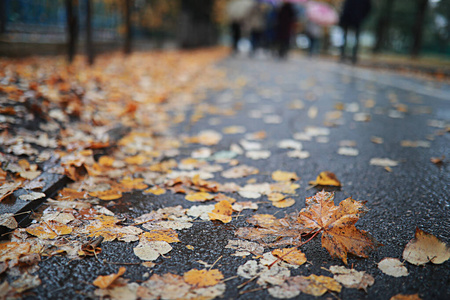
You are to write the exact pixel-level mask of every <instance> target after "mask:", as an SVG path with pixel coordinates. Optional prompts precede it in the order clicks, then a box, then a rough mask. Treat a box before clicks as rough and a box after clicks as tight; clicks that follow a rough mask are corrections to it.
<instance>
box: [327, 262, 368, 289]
mask: <svg viewBox="0 0 450 300" xmlns="http://www.w3.org/2000/svg"><path fill="white" fill-rule="evenodd" d="M330 271H331V273H333V274H334V276H333V278H334V279H335V280H336V281H337V282H339V283H340V284H342V285H343V286H345V287H346V288H353V289H362V290H364V291H366V292H367V287H369V286H372V285H373V284H374V283H375V279H374V278H373V277H372V276H371V275H370V274H367V273H366V272H364V271H356V270H355V269H347V268H345V267H341V266H331V267H330Z"/></svg>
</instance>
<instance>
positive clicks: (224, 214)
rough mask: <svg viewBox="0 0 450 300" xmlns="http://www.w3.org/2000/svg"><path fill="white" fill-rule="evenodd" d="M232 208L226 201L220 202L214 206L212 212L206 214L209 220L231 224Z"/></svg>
mask: <svg viewBox="0 0 450 300" xmlns="http://www.w3.org/2000/svg"><path fill="white" fill-rule="evenodd" d="M232 213H233V208H232V207H231V203H230V202H228V201H227V200H222V201H220V202H219V203H217V204H216V205H215V206H214V210H213V211H212V212H210V213H208V215H209V218H210V220H219V221H222V222H223V223H229V222H231V214H232Z"/></svg>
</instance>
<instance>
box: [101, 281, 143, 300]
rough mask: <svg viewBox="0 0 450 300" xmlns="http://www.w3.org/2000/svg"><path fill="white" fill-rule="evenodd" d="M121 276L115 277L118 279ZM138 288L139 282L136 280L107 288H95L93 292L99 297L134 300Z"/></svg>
mask: <svg viewBox="0 0 450 300" xmlns="http://www.w3.org/2000/svg"><path fill="white" fill-rule="evenodd" d="M120 279H121V278H119V279H117V280H116V282H117V281H119V280H120ZM138 289H139V284H137V283H136V282H132V283H128V284H127V283H125V282H124V283H123V285H119V286H114V287H110V288H108V289H96V290H95V291H94V294H95V295H96V296H98V297H99V298H100V299H112V300H122V299H127V300H132V299H133V300H134V299H137V291H138Z"/></svg>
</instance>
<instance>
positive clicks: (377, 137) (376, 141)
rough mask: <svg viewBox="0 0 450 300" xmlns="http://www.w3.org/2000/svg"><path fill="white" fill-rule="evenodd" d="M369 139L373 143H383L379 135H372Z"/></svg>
mask: <svg viewBox="0 0 450 300" xmlns="http://www.w3.org/2000/svg"><path fill="white" fill-rule="evenodd" d="M370 141H371V142H372V143H374V144H383V143H384V140H383V138H382V137H379V136H372V137H371V138H370Z"/></svg>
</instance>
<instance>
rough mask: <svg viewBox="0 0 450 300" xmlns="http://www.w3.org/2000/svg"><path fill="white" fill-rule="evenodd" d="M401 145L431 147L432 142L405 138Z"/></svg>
mask: <svg viewBox="0 0 450 300" xmlns="http://www.w3.org/2000/svg"><path fill="white" fill-rule="evenodd" d="M400 145H401V146H402V147H411V148H418V147H422V148H430V146H431V143H430V142H428V141H410V140H403V141H401V142H400Z"/></svg>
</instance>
